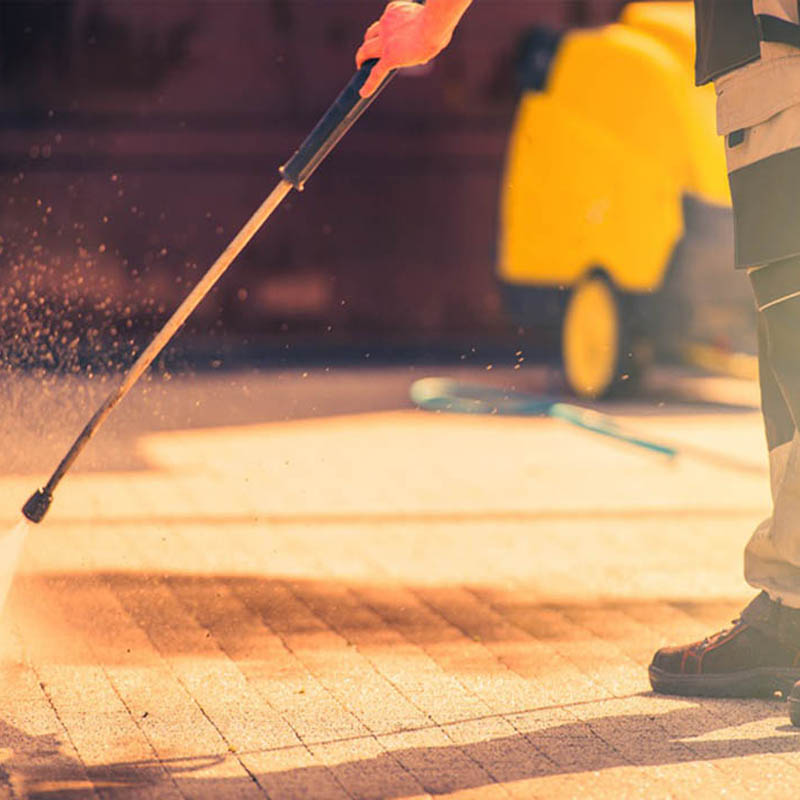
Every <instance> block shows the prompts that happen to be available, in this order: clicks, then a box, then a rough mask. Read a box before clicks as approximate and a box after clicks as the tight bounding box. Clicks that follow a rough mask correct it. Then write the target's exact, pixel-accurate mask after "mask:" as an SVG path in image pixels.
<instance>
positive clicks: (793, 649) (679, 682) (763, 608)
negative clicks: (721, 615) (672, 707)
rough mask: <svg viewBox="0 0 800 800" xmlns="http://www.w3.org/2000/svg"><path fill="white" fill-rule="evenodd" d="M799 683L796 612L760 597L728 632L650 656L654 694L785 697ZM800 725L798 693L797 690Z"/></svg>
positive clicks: (799, 619)
mask: <svg viewBox="0 0 800 800" xmlns="http://www.w3.org/2000/svg"><path fill="white" fill-rule="evenodd" d="M797 682H800V609H793V608H787V607H785V606H782V605H781V604H780V603H776V602H773V601H772V600H770V599H769V597H768V596H767V595H766V593H762V594H760V595H759V596H758V597H756V599H755V600H753V602H752V603H750V605H749V606H747V608H745V610H744V611H743V612H742V615H741V617H740V618H739V619H738V620H735V621H734V623H733V625H732V626H731V627H730V628H726V629H725V630H722V631H720V632H719V633H715V634H714V635H713V636H709V637H708V638H706V639H703V640H702V641H701V642H693V643H692V644H689V645H685V646H683V647H665V648H663V649H661V650H659V651H658V652H657V653H656V654H655V656H653V662H652V664H651V665H650V685H651V686H652V687H653V690H654V691H656V692H661V693H663V694H677V695H685V696H705V697H768V696H771V695H774V694H776V693H780V694H783V695H784V696H786V695H789V693H790V691H792V687H793V686H794V685H795V684H796V683H797ZM796 705H797V709H798V711H797V713H798V723H797V724H800V688H798V689H797V699H796Z"/></svg>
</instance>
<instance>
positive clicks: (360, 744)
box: [0, 368, 800, 800]
mask: <svg viewBox="0 0 800 800" xmlns="http://www.w3.org/2000/svg"><path fill="white" fill-rule="evenodd" d="M304 372H305V374H304ZM464 374H465V375H467V376H471V373H469V372H465V373H464ZM665 375H666V377H665ZM414 377H421V373H420V371H419V370H417V371H413V370H410V369H403V368H395V369H385V370H372V371H365V370H344V369H340V370H338V371H333V372H331V371H330V370H328V371H324V372H323V371H321V370H320V371H317V372H314V371H313V370H312V371H311V374H309V373H308V371H304V370H298V371H296V372H286V373H280V374H278V373H266V372H257V371H248V372H246V373H245V372H238V373H235V374H233V373H232V374H228V375H202V374H201V375H198V376H187V377H185V378H181V379H175V380H173V381H171V382H169V383H168V384H166V385H161V384H157V385H156V384H153V385H150V386H149V387H145V388H143V389H142V392H141V394H140V395H139V396H137V397H134V398H132V400H131V403H130V405H129V406H128V408H125V407H123V408H121V409H120V410H119V411H118V412H117V415H118V417H119V420H118V421H116V422H115V423H114V425H111V427H110V431H109V432H107V433H104V434H103V436H102V437H100V438H99V439H98V441H97V442H96V443H93V445H92V448H93V454H90V453H87V458H86V459H84V460H82V461H81V462H80V464H79V465H78V468H76V471H75V473H74V474H71V475H69V476H68V478H67V479H66V480H65V482H64V484H63V485H62V487H61V488H60V490H59V492H58V495H57V498H56V502H55V504H54V506H53V510H52V512H51V514H50V516H49V517H48V519H47V520H46V521H45V523H43V524H42V525H41V526H38V527H34V528H33V529H32V530H31V531H30V534H29V536H28V540H27V543H26V547H25V551H24V555H23V559H22V562H21V565H20V569H19V571H18V573H17V575H16V578H15V581H14V584H13V586H12V590H11V593H10V596H9V600H8V603H7V606H6V608H5V610H4V612H3V615H2V617H0V699H1V702H0V798H25V797H32V798H84V797H86V798H139V797H142V798H145V797H147V798H209V799H212V798H213V799H214V800H216V799H217V798H219V799H220V800H227V798H238V797H242V798H250V797H252V798H265V797H269V798H276V799H280V800H282V799H283V798H311V799H312V800H323V799H324V798H417V797H431V796H447V797H458V798H573V797H574V798H578V797H602V798H605V797H609V798H612V797H613V798H640V797H641V798H659V797H663V798H667V797H669V798H672V797H674V798H683V797H687V798H688V797H691V798H698V797H722V796H725V797H732V798H737V797H749V796H751V795H756V796H759V797H767V798H773V797H774V798H782V797H787V798H788V797H790V796H794V795H795V794H796V786H797V785H798V782H800V731H796V730H795V729H794V728H792V727H791V726H790V725H789V724H788V719H787V717H786V712H785V707H784V704H783V703H782V702H781V701H780V700H777V699H776V700H764V701H761V700H758V701H756V700H752V701H725V700H703V699H691V700H690V699H680V698H669V697H663V696H657V695H654V694H652V693H651V692H650V690H649V685H648V682H647V665H648V663H649V660H650V658H651V656H652V653H653V651H654V650H655V649H656V648H657V647H659V646H662V645H664V644H668V643H677V642H682V641H686V640H688V639H691V638H698V637H702V636H704V635H706V634H708V633H710V632H711V631H712V630H714V629H716V628H719V627H721V626H722V625H724V624H726V623H727V622H728V621H729V620H730V619H731V618H732V617H733V616H735V614H736V612H737V611H738V610H739V609H740V608H741V606H742V605H743V604H744V603H745V602H747V600H748V599H749V597H750V596H751V595H752V592H751V590H749V589H748V587H747V586H746V585H745V584H744V583H743V580H742V578H741V552H742V548H743V545H744V543H745V541H746V540H747V537H748V535H749V532H750V530H751V529H752V528H753V526H754V525H755V524H756V523H757V522H758V521H759V520H760V519H761V518H762V517H763V515H764V514H765V513H766V511H767V509H768V501H769V498H768V487H767V480H766V467H765V456H764V445H763V434H762V430H761V423H760V419H759V415H758V412H757V410H756V409H755V408H754V407H753V403H754V402H757V398H755V390H754V387H753V386H751V385H750V384H744V383H738V382H730V381H727V382H726V381H714V380H711V379H701V378H698V377H694V376H689V377H687V376H686V375H682V374H677V375H675V374H666V373H664V374H661V383H660V384H657V382H656V384H657V385H656V386H655V388H653V389H652V390H651V392H650V394H649V395H646V396H645V397H644V399H642V400H639V401H636V402H629V403H626V404H621V405H617V406H607V407H605V408H604V410H607V411H611V412H614V413H615V414H617V415H618V416H619V417H620V418H621V419H622V421H623V422H624V423H625V424H626V425H628V426H630V427H631V428H633V429H635V430H636V431H638V432H640V433H642V434H644V435H647V436H650V437H654V438H658V439H660V440H663V441H669V442H672V443H675V444H677V445H678V446H679V447H680V449H681V454H680V455H679V456H678V458H676V459H674V460H672V461H670V460H666V459H665V458H663V457H661V456H658V455H654V454H653V453H651V452H648V451H645V450H641V449H637V448H635V447H632V446H630V445H625V444H621V443H618V442H615V441H612V440H610V439H606V438H603V437H600V436H597V435H594V434H592V433H588V432H586V431H582V430H579V429H577V428H574V427H571V426H569V425H567V424H566V423H564V422H560V421H557V420H552V419H542V418H521V417H500V416H482V417H477V416H476V417H472V416H456V415H446V414H428V413H425V412H420V411H416V410H413V409H411V408H409V407H408V402H407V400H406V394H405V392H406V390H407V386H408V383H409V381H410V380H411V379H413V378H414ZM472 377H474V376H472ZM488 377H491V378H492V380H494V381H501V382H506V383H508V382H510V381H512V380H519V376H515V375H513V374H512V373H510V372H503V371H501V370H496V371H495V373H494V375H492V376H488ZM484 378H485V379H487V376H484ZM539 378H540V379H541V380H545V379H544V378H542V376H541V375H540V376H539ZM26 380H29V379H26ZM524 388H529V387H524ZM84 389H85V387H84ZM92 392H93V390H85V391H84V390H82V391H81V392H75V391H74V387H73V386H66V385H65V386H62V387H61V388H60V389H59V387H58V385H56V384H51V385H50V389H49V391H48V393H47V394H46V396H44V397H39V398H38V399H37V400H36V403H37V405H36V409H37V412H36V420H35V424H34V423H32V422H30V423H28V428H24V427H23V428H20V429H19V430H18V431H16V429H15V428H14V427H12V424H11V423H12V422H14V415H15V414H17V413H18V412H19V410H20V405H19V404H7V405H6V406H5V412H0V424H1V425H3V427H4V428H5V430H6V432H7V436H6V438H5V446H6V449H7V450H8V451H9V453H10V455H9V456H8V459H7V461H6V464H5V466H3V465H0V524H2V525H3V526H10V525H12V524H14V523H15V522H16V520H17V518H18V517H17V513H16V509H17V508H18V507H19V506H20V505H21V502H22V501H24V499H25V498H26V497H27V495H28V494H30V492H31V491H32V490H33V489H34V488H35V487H36V485H38V483H39V481H40V480H41V479H42V477H43V476H44V475H45V474H46V472H47V469H48V468H49V467H50V466H52V462H55V460H57V458H58V457H60V455H61V454H62V453H61V451H60V447H61V445H62V444H64V443H68V440H69V439H70V437H71V436H73V435H74V433H75V432H76V431H75V425H74V421H75V420H77V419H79V418H80V417H81V413H86V412H87V411H90V410H91V402H90V401H92V400H93V395H92ZM153 398H156V399H157V401H158V402H157V403H155V404H154V405H155V406H156V408H155V409H153V408H150V410H149V411H147V408H148V401H152V400H153ZM243 398H244V399H243ZM201 399H202V401H203V403H204V406H203V408H202V409H201V412H202V413H200V412H198V410H197V409H198V407H199V406H198V402H199V400H201ZM151 405H153V404H152V403H151ZM59 409H60V410H61V411H63V413H61V414H60V416H59ZM60 420H69V421H70V424H69V425H65V426H62V425H61V424H60ZM15 424H16V423H15ZM115 426H116V427H115ZM62 427H67V428H68V430H62ZM22 449H24V452H22V451H21V450H22ZM104 450H105V451H107V452H106V453H105V454H104V453H103V451H104ZM112 450H113V451H114V452H108V451H112Z"/></svg>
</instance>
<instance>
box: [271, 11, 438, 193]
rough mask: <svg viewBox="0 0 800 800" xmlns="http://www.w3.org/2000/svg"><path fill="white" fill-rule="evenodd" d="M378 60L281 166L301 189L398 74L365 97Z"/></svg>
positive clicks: (364, 70)
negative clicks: (367, 85) (363, 87)
mask: <svg viewBox="0 0 800 800" xmlns="http://www.w3.org/2000/svg"><path fill="white" fill-rule="evenodd" d="M414 2H416V3H420V4H423V3H424V2H425V0H414ZM377 63H378V59H376V58H371V59H369V60H368V61H365V62H364V63H363V64H362V65H361V69H359V70H358V72H356V74H355V75H353V77H352V79H351V80H350V83H348V84H347V86H346V87H345V89H344V91H343V92H342V93H341V94H340V95H339V96H338V97H337V98H336V100H335V101H334V103H333V105H332V106H331V107H330V108H329V109H328V111H327V112H326V114H325V116H324V117H323V118H322V119H321V120H320V121H319V122H318V123H317V126H316V127H315V128H314V130H313V131H311V133H310V134H309V135H308V138H307V139H306V140H305V141H304V142H303V144H301V145H300V149H299V150H298V151H297V152H296V153H295V154H294V155H293V156H292V157H291V158H290V159H289V161H287V162H286V163H285V164H284V165H283V166H282V167H281V168H280V172H281V176H282V177H283V179H284V180H285V181H288V182H289V183H291V184H292V186H294V188H295V189H297V190H298V191H302V190H303V187H304V186H305V183H306V181H307V180H308V179H309V178H310V177H311V175H312V174H313V173H314V170H316V168H317V167H318V166H319V165H320V164H321V163H322V162H323V160H324V159H325V157H326V156H327V155H328V153H330V152H331V150H333V148H334V147H336V145H337V144H338V142H339V140H340V139H341V138H342V137H343V136H344V135H345V134H346V133H347V131H349V130H350V128H351V127H352V126H353V124H354V123H355V122H356V121H357V120H358V118H359V117H360V116H361V115H362V114H363V113H364V112H365V111H366V110H367V109H368V108H369V107H370V106H371V105H372V103H373V101H374V100H375V99H376V98H377V96H378V95H379V94H380V93H381V92H382V91H383V90H384V89H385V88H386V86H387V85H388V84H389V82H390V81H391V80H392V78H394V76H395V75H396V74H397V70H393V71H392V72H390V73H389V74H388V75H387V76H386V78H385V79H384V81H383V83H381V85H380V86H379V87H378V89H377V90H376V91H375V92H374V93H373V94H372V95H370V96H369V97H362V96H361V95H360V94H359V92H360V90H361V87H362V86H363V85H364V84H365V83H366V82H367V78H369V76H370V73H371V72H372V68H373V67H374V66H375V65H376V64H377Z"/></svg>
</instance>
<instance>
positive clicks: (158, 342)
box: [22, 0, 421, 523]
mask: <svg viewBox="0 0 800 800" xmlns="http://www.w3.org/2000/svg"><path fill="white" fill-rule="evenodd" d="M418 1H421V0H418ZM375 64H377V59H370V60H369V61H365V62H364V63H363V64H362V66H361V69H359V70H358V72H356V74H355V75H354V76H353V78H352V79H351V81H350V83H348V84H347V86H346V87H345V89H344V91H343V92H342V93H341V94H340V95H339V97H338V98H337V99H336V101H335V102H334V103H333V105H332V106H331V107H330V108H329V109H328V111H327V113H326V114H325V116H324V117H323V118H322V119H321V120H320V121H319V123H318V124H317V126H316V127H315V128H314V130H313V131H312V132H311V133H310V134H309V136H308V138H307V139H306V140H305V141H304V142H303V144H302V145H301V146H300V149H299V150H298V151H297V152H296V153H295V154H294V155H293V156H292V158H291V159H290V160H289V161H288V162H287V163H286V164H284V166H282V167H281V168H280V173H281V181H280V183H278V185H277V186H276V187H275V189H274V190H273V191H272V194H270V196H269V197H268V198H267V199H266V200H265V201H264V202H263V203H262V204H261V206H260V207H259V209H258V210H257V211H256V212H255V214H253V216H252V217H250V219H249V220H248V221H247V223H246V224H245V226H244V227H243V228H242V229H241V230H240V231H239V233H237V234H236V236H235V238H234V239H233V240H232V241H231V243H230V244H229V245H228V246H227V247H226V248H225V250H224V252H223V253H222V255H221V256H220V257H219V258H218V259H217V260H216V261H215V262H214V264H213V265H212V266H211V268H210V269H209V270H208V272H206V274H205V275H204V276H203V277H202V278H201V279H200V281H199V282H198V283H197V285H196V286H195V287H194V289H192V291H191V292H190V293H189V295H188V296H187V297H186V299H185V300H184V301H183V302H182V303H181V305H180V306H179V307H178V309H177V310H176V311H175V313H174V314H173V315H172V316H171V317H170V319H169V320H168V321H167V323H166V324H165V325H164V327H163V328H162V329H161V330H160V331H159V332H158V334H156V336H155V338H154V339H153V341H152V342H151V343H150V345H149V346H148V347H147V349H146V350H145V351H144V352H143V353H142V354H141V355H140V356H139V358H138V359H137V360H136V362H135V363H134V364H133V366H132V367H131V368H130V369H129V370H128V372H127V373H126V374H125V377H124V378H123V380H122V383H121V384H120V386H119V387H118V388H117V389H115V390H114V391H113V392H111V394H109V396H108V397H107V398H106V400H105V402H104V403H103V404H102V405H101V406H100V408H98V409H97V411H96V412H95V414H94V416H93V417H92V418H91V419H90V420H89V423H88V424H87V425H86V427H85V428H84V429H83V431H81V434H80V436H78V438H77V439H76V440H75V443H74V444H73V445H72V447H71V448H70V449H69V452H68V453H67V454H66V456H64V459H63V460H62V461H61V463H60V464H59V465H58V467H57V468H56V471H55V472H54V473H53V474H52V476H51V477H50V480H49V481H48V482H47V483H46V484H45V485H44V486H43V487H42V488H41V489H38V490H37V491H36V492H34V494H33V495H31V497H30V498H29V500H28V502H27V503H25V505H24V506H23V507H22V513H23V514H24V515H25V517H27V518H28V519H29V520H30V521H31V522H35V523H39V522H41V521H42V520H43V519H44V517H45V515H46V514H47V512H48V510H49V509H50V504H51V503H52V502H53V493H54V492H55V490H56V487H57V486H58V484H59V483H60V482H61V479H62V478H63V477H64V475H66V473H67V472H68V471H69V469H70V467H72V465H73V464H74V463H75V459H76V458H77V457H78V456H79V455H80V453H81V452H82V450H83V448H84V447H86V445H87V444H88V442H89V440H90V439H91V438H92V437H93V436H94V434H95V433H96V432H97V429H98V428H99V427H100V426H101V425H102V424H103V422H105V420H106V418H107V417H108V415H109V414H110V413H111V412H112V411H113V409H114V407H115V406H116V405H117V403H119V402H120V400H122V398H123V397H125V395H126V394H128V392H129V391H130V390H131V387H132V386H133V385H134V384H135V383H136V381H138V380H139V378H140V377H141V376H142V374H143V373H144V372H145V371H146V370H147V368H148V367H149V366H150V364H152V362H153V360H154V359H155V358H156V356H158V354H159V353H160V352H161V351H162V350H163V349H164V347H165V345H166V344H167V342H169V340H170V339H171V338H172V337H173V336H174V334H175V332H176V331H177V330H178V329H179V328H180V327H181V326H182V325H183V323H184V322H186V319H187V318H188V317H189V315H190V314H191V313H192V311H194V310H195V308H197V306H198V305H199V303H200V302H201V301H202V300H203V298H204V297H205V296H206V295H207V294H208V292H209V291H210V290H211V288H212V287H213V286H214V284H215V283H216V282H217V281H218V280H219V279H220V278H221V277H222V275H223V274H224V272H225V271H226V270H227V269H228V267H229V266H230V265H231V263H232V262H233V260H234V259H235V258H236V256H238V255H239V253H241V251H242V250H243V249H244V247H245V246H246V245H247V243H248V242H249V241H250V240H251V239H252V238H253V236H254V235H255V234H256V232H257V231H258V230H259V229H260V228H261V226H262V225H263V224H264V223H265V222H266V221H267V220H268V219H269V217H270V216H271V215H272V212H273V211H275V209H276V208H277V207H278V206H279V205H280V204H281V202H282V201H283V199H284V198H285V197H286V195H287V194H289V192H290V191H291V190H292V189H297V190H298V191H302V190H303V187H304V186H305V183H306V181H307V180H308V179H309V178H310V177H311V175H312V173H313V172H314V171H315V170H316V169H317V167H318V166H319V165H320V164H321V163H322V161H323V160H324V159H325V157H326V156H327V155H328V154H329V153H330V152H331V150H333V148H334V147H335V146H336V145H337V143H338V142H339V140H340V139H341V138H342V137H343V136H344V135H345V134H346V133H347V131H348V130H350V128H351V127H352V126H353V124H354V123H355V122H356V121H357V120H358V118H359V117H360V116H361V115H362V114H363V113H364V112H365V111H366V110H367V108H369V106H370V105H371V104H372V102H373V101H374V100H375V98H376V97H377V96H378V94H380V92H381V91H383V89H384V88H385V87H386V85H387V84H388V83H389V81H391V80H392V78H393V77H394V76H395V74H396V71H395V72H391V73H389V75H388V76H387V77H386V79H385V80H384V81H383V83H381V85H380V87H379V88H378V90H377V91H376V92H375V93H374V94H372V95H371V96H370V97H368V98H363V97H361V95H360V94H359V91H360V89H361V87H362V86H363V85H364V84H365V83H366V81H367V78H368V77H369V75H370V73H371V72H372V68H373V67H374V66H375Z"/></svg>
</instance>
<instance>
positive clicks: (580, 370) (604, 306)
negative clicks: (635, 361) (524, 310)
mask: <svg viewBox="0 0 800 800" xmlns="http://www.w3.org/2000/svg"><path fill="white" fill-rule="evenodd" d="M624 339H625V336H624V323H623V320H622V318H621V314H620V308H619V303H618V301H617V297H616V295H615V293H614V289H613V288H612V287H611V286H610V285H609V283H608V281H607V280H605V278H603V277H602V276H601V275H590V276H589V277H588V278H584V279H583V280H582V281H581V282H580V283H578V284H577V285H576V286H575V288H574V289H573V290H572V295H571V296H570V298H569V302H568V303H567V308H566V311H565V313H564V320H563V324H562V329H561V358H562V362H563V364H564V374H565V376H566V379H567V383H568V384H569V387H570V389H572V391H573V392H575V394H577V395H578V396H579V397H586V398H596V397H602V396H604V395H606V394H608V393H609V392H610V391H611V390H612V388H613V387H614V386H615V385H616V384H617V382H618V381H620V380H621V379H623V376H622V375H621V374H620V355H621V353H622V351H623V342H624Z"/></svg>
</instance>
